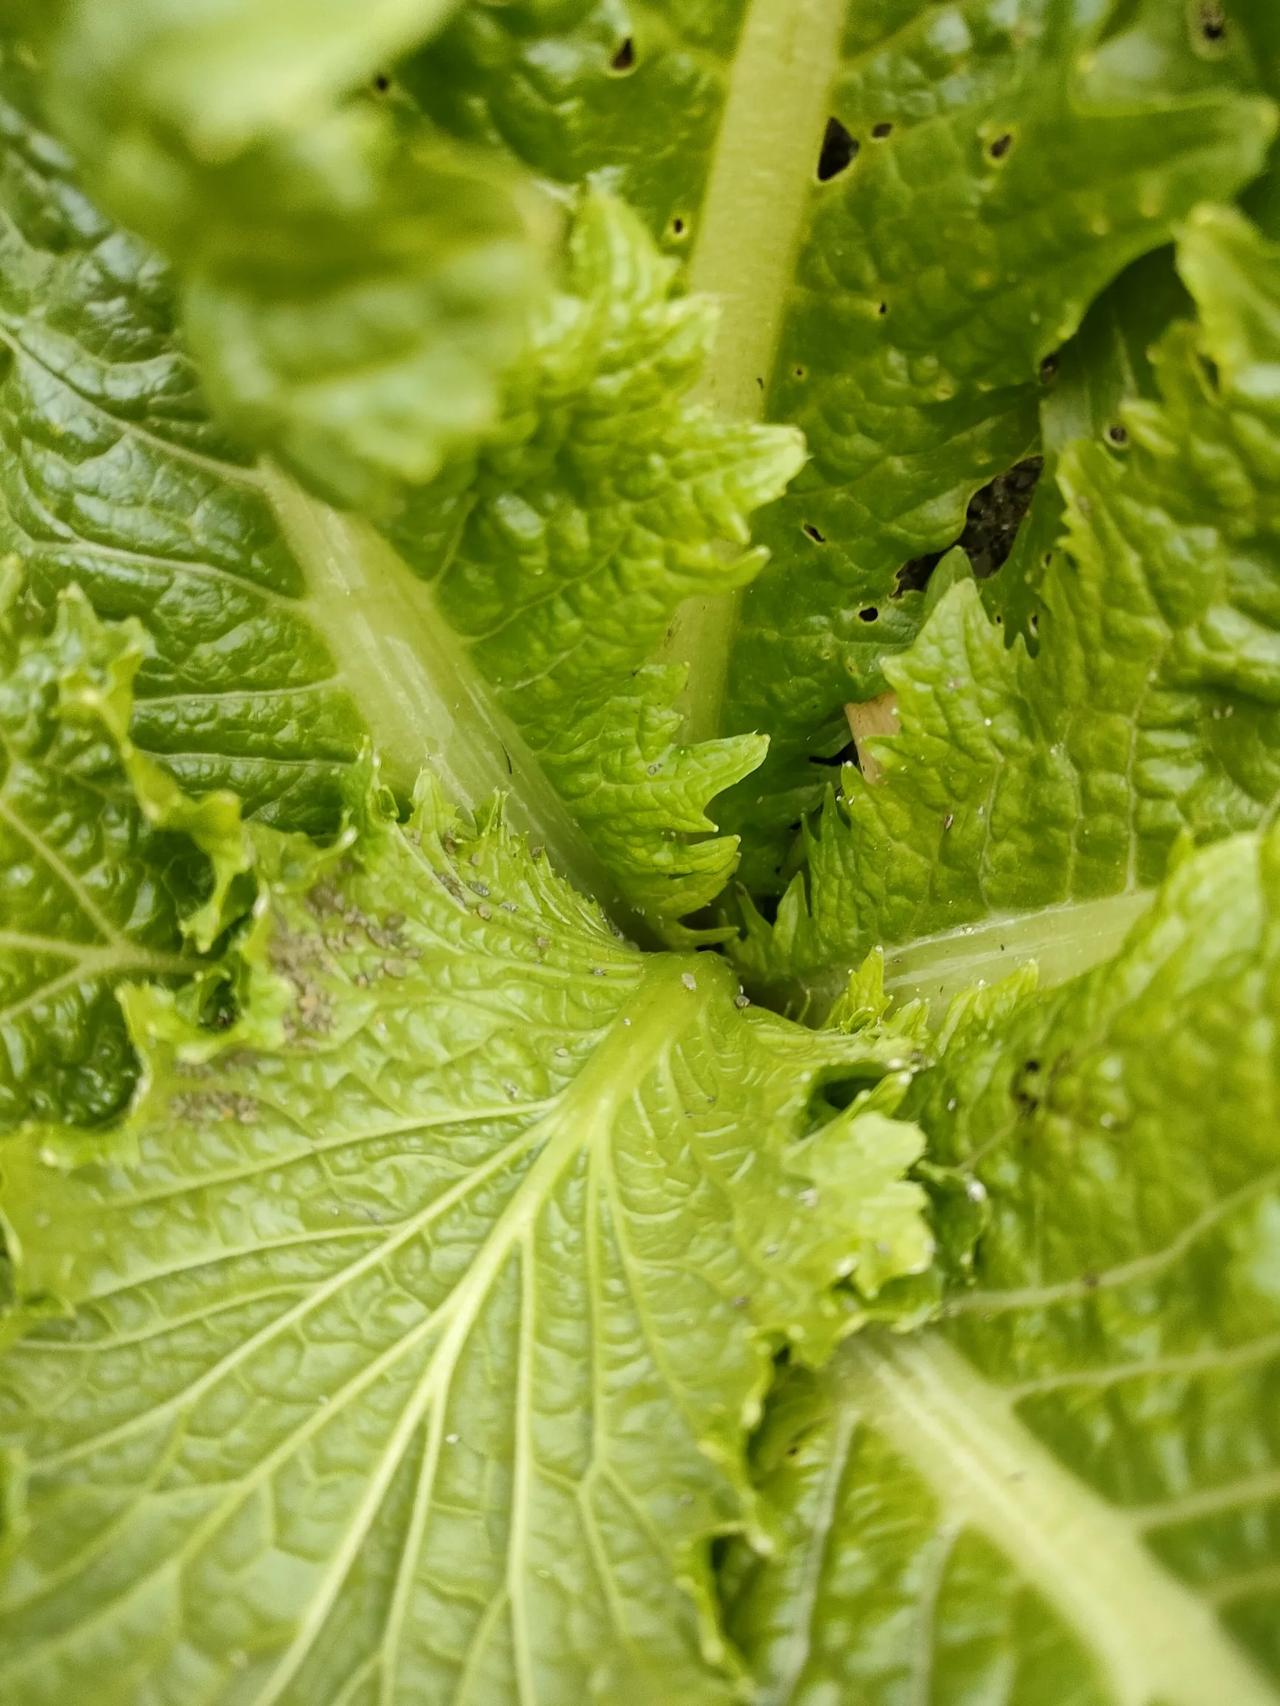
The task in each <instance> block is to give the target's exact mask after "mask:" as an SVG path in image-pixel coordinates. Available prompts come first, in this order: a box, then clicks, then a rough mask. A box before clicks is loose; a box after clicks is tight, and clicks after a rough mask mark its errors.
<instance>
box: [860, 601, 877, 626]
mask: <svg viewBox="0 0 1280 1706" xmlns="http://www.w3.org/2000/svg"><path fill="white" fill-rule="evenodd" d="M879 614H880V612H879V611H878V610H877V609H876V607H875V605H874V604H868V605H867V607H866V609H865V610H860V611H859V612H858V620H859V622H874V621H875V620H876V618H877V617H878V616H879Z"/></svg>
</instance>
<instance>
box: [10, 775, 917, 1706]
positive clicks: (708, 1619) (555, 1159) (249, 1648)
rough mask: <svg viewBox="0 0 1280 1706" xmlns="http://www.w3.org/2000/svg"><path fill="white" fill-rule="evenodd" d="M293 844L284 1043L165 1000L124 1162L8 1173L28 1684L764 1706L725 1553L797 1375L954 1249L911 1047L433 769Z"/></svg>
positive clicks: (281, 955)
mask: <svg viewBox="0 0 1280 1706" xmlns="http://www.w3.org/2000/svg"><path fill="white" fill-rule="evenodd" d="M258 841H259V847H260V858H261V867H260V868H261V872H262V880H263V883H264V890H263V896H262V899H261V901H260V903H259V907H258V912H257V918H256V922H255V925H254V928H253V930H252V932H251V934H250V936H249V937H248V938H247V939H246V941H245V943H244V945H243V946H242V948H241V949H239V950H238V953H239V955H240V956H241V958H242V962H243V963H242V964H241V966H240V969H239V971H238V972H235V974H234V975H235V977H236V981H237V986H238V988H239V989H240V991H241V1000H242V1004H243V1018H242V1019H241V1021H240V1025H239V1026H238V1027H236V1028H233V1029H232V1030H230V1031H222V1032H213V1033H211V1032H209V1031H207V1030H202V1029H200V1028H198V1027H196V1026H193V1025H192V1023H191V1022H190V1021H189V1020H188V1019H187V1018H185V1017H183V1016H182V1014H181V1013H180V1011H179V1009H178V1007H177V1005H176V1004H175V1002H174V1000H173V998H172V997H171V996H170V995H169V994H167V993H166V992H164V991H162V990H155V989H150V988H143V989H135V990H133V991H131V992H129V993H128V995H127V996H126V998H125V1006H126V1010H127V1012H128V1015H129V1019H130V1024H131V1027H132V1031H133V1035H134V1038H135V1041H136V1043H137V1046H138V1048H139V1050H140V1052H141V1053H142V1056H143V1059H144V1062H145V1078H144V1082H145V1090H144V1093H143V1094H142V1096H141V1099H140V1100H139V1102H138V1104H137V1106H136V1108H135V1109H134V1111H133V1112H132V1114H131V1116H130V1118H129V1120H128V1123H127V1124H126V1125H125V1126H124V1127H123V1129H122V1130H121V1131H120V1132H119V1134H118V1136H117V1138H116V1140H115V1143H114V1146H113V1147H111V1148H107V1149H105V1150H104V1148H103V1147H102V1144H101V1142H100V1141H99V1142H98V1143H96V1144H95V1145H94V1147H93V1149H92V1151H91V1154H92V1155H93V1157H94V1159H93V1162H92V1164H90V1165H88V1166H84V1167H81V1168H79V1169H78V1170H77V1169H75V1168H73V1167H72V1166H71V1162H72V1161H73V1160H74V1159H75V1158H77V1156H78V1155H79V1154H80V1153H83V1145H82V1144H81V1145H79V1146H78V1147H77V1146H76V1145H74V1144H73V1145H71V1146H70V1147H69V1146H68V1145H67V1144H66V1143H65V1141H64V1142H56V1141H55V1142H51V1141H50V1139H49V1138H48V1137H47V1136H43V1137H42V1136H41V1134H40V1133H35V1134H33V1135H32V1136H31V1137H30V1139H23V1138H21V1137H19V1138H15V1139H12V1140H11V1141H10V1143H9V1145H8V1146H7V1147H6V1149H5V1152H4V1158H3V1162H2V1163H0V1176H2V1177H3V1184H2V1186H0V1212H2V1213H3V1217H4V1224H5V1226H6V1228H7V1231H8V1235H9V1239H10V1248H11V1253H12V1256H13V1260H14V1264H15V1274H14V1288H15V1291H16V1293H17V1300H18V1302H17V1307H18V1309H19V1311H20V1312H23V1313H25V1314H26V1315H27V1316H29V1317H30V1320H29V1327H28V1331H27V1333H26V1336H25V1337H23V1338H22V1339H20V1340H19V1341H18V1342H17V1343H16V1344H15V1345H14V1346H13V1347H12V1349H11V1350H10V1351H9V1352H8V1353H7V1355H6V1357H5V1359H4V1361H3V1363H2V1364H0V1440H2V1441H3V1446H4V1449H6V1450H8V1451H9V1452H10V1453H16V1454H18V1456H17V1461H18V1462H19V1463H20V1465H21V1475H22V1482H23V1488H24V1491H23V1509H24V1512H25V1518H24V1520H25V1525H26V1530H27V1539H26V1541H25V1542H22V1543H20V1544H18V1545H17V1547H16V1550H14V1552H13V1557H12V1561H11V1563H10V1566H9V1569H8V1571H7V1574H6V1575H5V1577H4V1580H3V1585H2V1586H0V1628H2V1629H3V1640H2V1641H0V1688H2V1689H3V1692H4V1694H5V1696H6V1698H14V1699H20V1700H22V1701H23V1702H24V1706H40V1703H42V1702H45V1701H48V1702H53V1701H59V1702H60V1701H63V1700H65V1699H66V1698H67V1697H68V1694H69V1693H70V1694H72V1695H75V1696H79V1695H82V1694H85V1693H91V1694H92V1695H93V1696H94V1697H95V1698H98V1699H102V1700H103V1701H104V1702H105V1701H107V1700H113V1699H114V1700H119V1701H121V1702H124V1701H128V1702H130V1703H131V1706H135V1703H138V1702H141V1701H144V1700H145V1701H147V1702H149V1703H155V1706H159V1703H160V1702H162V1701H169V1700H172V1701H174V1702H175V1703H176V1702H178V1701H182V1702H184V1703H185V1702H187V1701H189V1700H190V1699H191V1697H192V1694H193V1692H194V1693H196V1694H198V1695H199V1697H200V1698H201V1699H204V1700H207V1701H209V1702H214V1701H227V1702H230V1701H238V1700H242V1699H245V1698H261V1699H272V1700H276V1701H280V1702H287V1701H297V1702H311V1701H314V1700H316V1699H317V1698H325V1699H330V1700H345V1701H372V1700H375V1699H381V1700H390V1699H395V1700H404V1701H410V1700H415V1701H416V1700H426V1699H430V1700H434V1699H440V1700H444V1699H451V1700H452V1699H456V1700H464V1699H467V1698H472V1699H481V1700H494V1701H497V1700H514V1699H517V1698H524V1699H526V1700H529V1701H533V1700H535V1699H543V1700H557V1701H558V1700H599V1701H602V1702H604V1701H614V1700H617V1699H619V1698H633V1699H645V1700H655V1701H656V1700H658V1699H662V1700H664V1701H671V1702H690V1703H696V1706H704V1703H708V1702H711V1701H716V1700H726V1701H727V1700H729V1699H731V1698H734V1697H735V1695H736V1687H737V1684H736V1683H735V1680H734V1678H735V1671H736V1666H735V1663H734V1660H733V1658H732V1655H731V1654H730V1652H729V1650H728V1648H727V1647H726V1645H725V1643H724V1642H723V1640H722V1638H721V1637H720V1636H719V1634H718V1632H717V1631H716V1628H715V1625H714V1620H713V1610H712V1606H711V1600H710V1591H709V1550H708V1548H709V1542H710V1540H711V1538H712V1537H713V1536H715V1535H718V1534H723V1533H726V1532H729V1531H731V1530H734V1529H738V1528H741V1527H742V1526H744V1525H748V1526H750V1525H751V1524H752V1523H753V1522H754V1516H753V1511H752V1505H751V1501H750V1497H749V1489H748V1485H747V1480H746V1475H745V1468H744V1445H745V1437H746V1432H747V1430H748V1429H749V1428H750V1427H751V1425H752V1423H753V1421H754V1420H755V1418H756V1417H757V1415H758V1412H759V1406H760V1400H761V1397H762V1394H763V1391H764V1389H765V1387H766V1385H767V1384H768V1380H769V1376H770V1372H771V1366H772V1364H771V1353H772V1351H773V1350H774V1349H775V1348H776V1347H778V1346H781V1345H784V1344H785V1345H788V1346H790V1347H791V1351H792V1354H793V1356H795V1357H797V1358H799V1359H800V1360H801V1361H812V1362H820V1361H821V1360H822V1359H823V1357H824V1356H825V1355H826V1354H827V1352H828V1351H829V1350H830V1348H831V1346H832V1345H833V1343H834V1342H835V1341H836V1340H837V1339H838V1338H840V1337H842V1336H843V1335H844V1334H845V1333H847V1332H848V1331H849V1330H850V1328H851V1327H853V1326H854V1325H856V1323H857V1321H858V1317H859V1303H858V1295H859V1291H860V1292H861V1293H862V1294H863V1295H865V1296H866V1297H868V1298H872V1299H873V1298H874V1296H875V1294H876V1292H877V1290H878V1289H879V1287H880V1286H881V1285H882V1284H885V1283H886V1282H888V1281H890V1280H892V1279H893V1278H894V1277H895V1276H896V1275H899V1274H904V1273H910V1272H915V1271H918V1270H920V1269H921V1268H923V1267H924V1266H926V1265H927V1263H928V1260H929V1255H930V1240H929V1235H928V1233H927V1231H926V1228H925V1225H924V1222H923V1216H922V1206H923V1205H922V1198H921V1193H920V1190H919V1187H918V1186H916V1185H913V1184H911V1183H908V1182H906V1181H905V1180H904V1178H903V1174H904V1171H905V1170H906V1169H907V1168H908V1167H909V1166H910V1165H911V1163H912V1162H913V1161H914V1160H915V1158H916V1157H917V1156H918V1154H919V1151H920V1145H921V1140H920V1136H919V1133H918V1131H917V1130H916V1129H915V1128H914V1127H912V1126H910V1125H907V1124H901V1123H898V1122H896V1121H895V1120H893V1119H892V1117H891V1115H892V1111H893V1108H894V1106H895V1104H896V1103H897V1102H898V1101H900V1099H901V1095H902V1091H903V1089H904V1087H905V1084H906V1081H907V1078H908V1077H909V1070H908V1061H907V1060H906V1059H905V1058H904V1057H903V1055H902V1053H901V1050H902V1046H903V1045H902V1041H901V1039H900V1038H898V1037H895V1036H892V1035H887V1036H884V1037H881V1036H879V1035H878V1034H877V1033H875V1032H874V1031H869V1032H866V1033H865V1034H855V1035H853V1036H849V1037H842V1036H837V1035H827V1036H818V1035H816V1034H814V1033H811V1032H807V1031H803V1030H800V1029H798V1028H796V1027H793V1026H791V1025H790V1024H788V1023H787V1022H786V1021H785V1020H782V1019H779V1018H777V1017H775V1016H774V1015H772V1014H768V1013H764V1012H760V1011H756V1010H753V1009H750V1008H749V1007H744V1005H743V1004H742V1002H741V998H740V997H739V994H738V985H737V982H736V980H735V979H734V977H733V976H732V973H731V971H730V969H729V967H728V965H727V964H726V962H725V961H724V959H723V957H720V956H708V955H685V956H673V955H657V956H653V955H651V956H644V955H642V954H640V953H638V952H637V951H636V950H635V949H633V948H630V947H628V946H626V945H625V944H623V943H622V942H620V941H619V940H618V939H617V937H616V936H615V935H614V934H613V932H612V931H611V930H610V929H609V928H608V927H607V926H606V924H605V922H604V920H603V919H602V917H601V916H600V914H599V912H598V911H597V910H596V909H595V908H594V907H593V906H592V905H590V904H589V903H587V902H585V901H584V900H582V899H581V898H580V897H579V896H578V895H577V894H575V893H574V892H573V891H572V890H571V889H569V888H568V887H567V886H566V885H565V884H564V883H562V882H561V881H560V880H559V879H558V878H556V877H555V876H554V875H553V874H552V873H551V872H550V870H549V868H548V866H547V863H546V861H545V859H543V858H539V857H537V856H535V855H534V854H532V853H531V852H530V851H529V850H528V849H527V847H526V846H525V845H524V844H523V843H521V842H520V841H519V840H517V839H515V838H514V837H512V836H511V834H510V833H509V832H508V831H507V830H506V829H505V828H504V827H503V825H502V823H501V820H500V818H499V817H498V815H497V814H496V813H494V812H489V813H487V814H485V815H484V816H483V817H482V819H481V820H480V821H479V822H478V823H475V824H472V823H470V822H468V821H465V820H462V819H460V818H459V817H458V816H457V815H456V814H455V813H453V812H452V811H449V810H446V809H445V808H444V807H443V805H442V804H441V802H440V799H439V795H438V791H437V790H436V789H435V788H434V786H426V787H424V789H423V791H422V792H421V794H420V798H419V803H418V806H417V809H416V811H415V813H414V816H413V817H412V819H411V820H410V821H409V823H408V824H406V825H403V826H402V825H400V824H398V823H396V822H395V821H394V820H393V819H391V818H389V817H387V816H386V815H385V807H384V806H382V805H380V804H379V803H378V801H377V799H376V798H375V800H374V801H373V802H372V803H371V804H370V805H369V806H368V807H367V808H366V810H365V813H364V820H363V822H362V824H360V825H359V826H358V828H357V829H355V830H353V832H352V833H351V834H349V835H348V836H347V837H345V838H344V841H343V843H342V844H341V845H339V846H338V847H336V848H335V849H333V850H332V851H331V852H329V853H327V854H317V853H316V852H315V851H314V850H313V849H311V848H310V847H309V846H307V845H305V844H303V843H300V842H298V841H290V840H288V839H282V838H280V837H279V836H278V835H277V834H275V833H274V832H269V831H260V832H258ZM855 1288H856V1289H855ZM51 1299H56V1300H61V1301H62V1303H63V1304H64V1306H66V1307H68V1308H70V1309H72V1310H73V1311H74V1313H70V1314H66V1313H64V1314H63V1315H62V1316H58V1315H51V1314H50V1300H51Z"/></svg>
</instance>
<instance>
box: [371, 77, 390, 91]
mask: <svg viewBox="0 0 1280 1706" xmlns="http://www.w3.org/2000/svg"><path fill="white" fill-rule="evenodd" d="M373 86H374V88H375V89H376V90H377V91H378V93H379V94H380V95H385V94H386V92H387V90H388V89H389V88H390V87H391V79H390V77H388V76H387V74H386V72H385V71H379V73H378V75H377V76H376V77H375V78H374V80H373Z"/></svg>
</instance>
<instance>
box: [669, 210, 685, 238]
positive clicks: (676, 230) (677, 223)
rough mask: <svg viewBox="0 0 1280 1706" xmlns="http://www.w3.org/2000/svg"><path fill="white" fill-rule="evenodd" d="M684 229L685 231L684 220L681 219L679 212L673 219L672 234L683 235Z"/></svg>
mask: <svg viewBox="0 0 1280 1706" xmlns="http://www.w3.org/2000/svg"><path fill="white" fill-rule="evenodd" d="M684 231H685V225H684V220H683V219H681V217H680V215H679V214H677V215H676V217H675V218H674V219H673V220H672V221H671V235H672V236H673V237H683V236H684Z"/></svg>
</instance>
